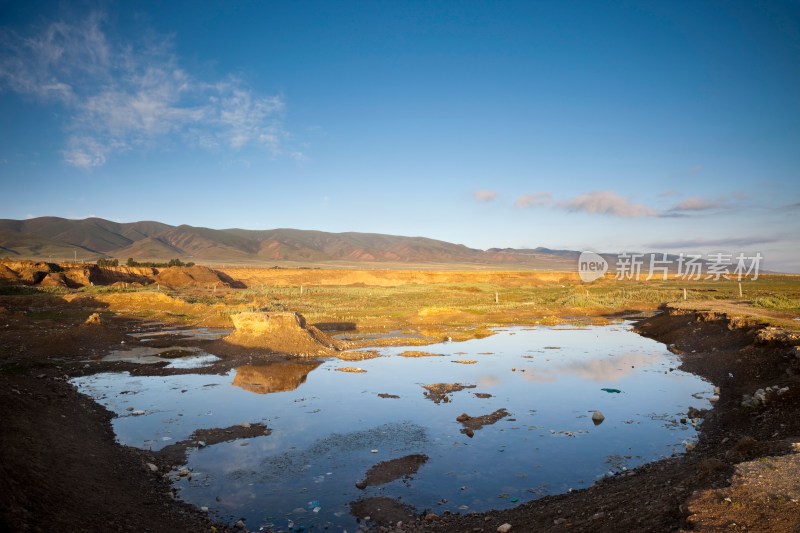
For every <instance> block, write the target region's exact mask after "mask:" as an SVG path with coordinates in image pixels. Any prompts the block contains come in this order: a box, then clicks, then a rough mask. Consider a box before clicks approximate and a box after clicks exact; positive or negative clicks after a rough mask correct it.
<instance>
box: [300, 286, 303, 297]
mask: <svg viewBox="0 0 800 533" xmlns="http://www.w3.org/2000/svg"><path fill="white" fill-rule="evenodd" d="M300 294H303V284H302V283H301V284H300Z"/></svg>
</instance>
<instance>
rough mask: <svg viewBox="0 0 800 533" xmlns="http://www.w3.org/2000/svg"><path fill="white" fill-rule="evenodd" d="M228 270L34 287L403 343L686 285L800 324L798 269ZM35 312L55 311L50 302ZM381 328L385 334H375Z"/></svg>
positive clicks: (538, 319) (118, 308)
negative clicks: (160, 281)
mask: <svg viewBox="0 0 800 533" xmlns="http://www.w3.org/2000/svg"><path fill="white" fill-rule="evenodd" d="M224 272H225V274H227V275H229V276H230V277H231V278H233V279H235V280H237V281H242V282H243V283H244V284H245V285H246V288H243V289H229V288H224V289H223V288H220V287H213V286H207V287H206V286H194V287H185V288H182V289H177V290H165V289H164V288H163V287H162V288H161V289H160V290H158V289H157V288H155V287H153V286H149V287H145V288H138V289H126V288H120V287H84V288H82V289H77V290H66V289H45V288H41V289H37V290H38V291H39V293H41V292H45V294H48V295H49V296H51V297H55V298H64V299H65V300H67V301H68V302H70V304H71V306H72V307H82V308H86V307H91V306H92V305H93V304H94V305H96V306H99V307H103V308H105V309H107V311H109V312H112V311H113V312H114V313H117V314H122V315H126V316H129V317H133V318H139V319H145V320H161V321H166V322H175V323H182V324H198V325H209V326H229V325H230V323H231V322H230V315H231V314H235V313H238V312H243V311H297V312H300V313H302V314H303V315H304V316H305V317H306V319H307V320H308V321H309V322H310V323H312V324H317V325H319V326H320V327H322V328H323V329H329V330H334V329H338V330H355V331H357V332H358V333H359V334H370V333H372V334H381V335H378V338H377V339H375V338H374V337H373V341H374V342H372V344H381V343H389V342H391V341H390V340H389V339H388V337H399V338H401V339H402V340H403V342H407V343H409V344H413V343H415V342H416V343H419V344H424V343H426V342H430V341H431V340H439V339H441V338H443V337H448V336H449V337H452V338H453V339H456V340H457V339H460V338H470V337H474V336H481V335H485V334H488V333H489V332H488V330H487V328H489V327H492V326H503V325H510V324H537V323H541V324H555V323H559V322H563V321H576V322H578V321H580V322H585V321H589V322H592V321H599V322H602V321H603V320H605V318H606V317H608V316H609V315H613V314H618V313H624V312H626V311H642V310H653V309H656V308H658V307H659V306H660V305H661V304H664V303H667V302H678V301H682V300H683V299H684V289H685V290H686V293H685V296H686V300H687V303H691V302H700V301H704V302H710V303H713V302H716V304H715V305H723V302H724V305H725V306H727V307H726V309H727V310H728V311H735V312H739V313H744V314H747V315H750V316H754V317H756V318H757V319H759V320H762V321H765V322H772V323H776V324H781V325H784V326H791V327H797V326H798V325H799V324H800V322H798V321H796V320H794V318H795V317H797V316H800V276H795V275H762V276H760V277H759V279H757V280H755V281H753V280H746V281H742V283H741V289H742V293H741V296H740V294H739V283H738V282H737V281H736V280H735V279H734V280H719V281H715V280H697V281H686V280H680V279H669V280H651V281H643V280H642V281H636V280H624V281H620V280H616V279H614V278H613V277H612V276H610V275H608V276H607V277H606V278H605V279H601V280H597V281H595V282H593V283H583V282H581V281H580V280H579V279H578V277H577V274H575V273H569V272H541V271H515V272H491V271H420V270H352V269H347V270H344V269H342V270H337V269H325V270H321V269H302V268H301V269H254V268H228V269H225V270H224ZM30 290H31V291H32V292H36V291H34V289H33V288H30ZM29 296H32V294H31V295H29ZM33 312H34V313H40V314H43V315H46V314H48V313H49V314H52V313H53V311H52V309H50V310H49V311H48V310H47V309H45V310H40V311H33ZM384 334H385V335H384ZM383 336H385V337H387V338H386V339H383V340H381V338H382V337H383ZM409 336H411V337H412V338H410V339H409V338H408V337H409ZM415 336H418V337H420V338H417V339H416V340H415V339H414V338H413V337H415Z"/></svg>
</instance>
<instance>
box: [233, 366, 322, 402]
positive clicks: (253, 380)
mask: <svg viewBox="0 0 800 533" xmlns="http://www.w3.org/2000/svg"><path fill="white" fill-rule="evenodd" d="M320 364H322V363H321V362H319V361H303V362H300V361H280V362H276V363H269V364H266V365H244V366H240V367H239V368H237V369H236V376H234V378H233V384H234V385H236V386H237V387H241V388H243V389H245V390H248V391H250V392H255V393H256V394H270V393H273V392H287V391H291V390H294V389H296V388H297V387H299V386H300V385H302V384H303V383H305V381H306V377H307V376H308V374H309V372H311V371H312V370H314V369H315V368H317V367H318V366H319V365H320Z"/></svg>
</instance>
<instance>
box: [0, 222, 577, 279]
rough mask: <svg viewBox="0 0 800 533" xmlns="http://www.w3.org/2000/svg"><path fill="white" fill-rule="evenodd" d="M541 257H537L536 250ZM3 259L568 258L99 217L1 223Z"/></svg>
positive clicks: (382, 238) (376, 237)
mask: <svg viewBox="0 0 800 533" xmlns="http://www.w3.org/2000/svg"><path fill="white" fill-rule="evenodd" d="M537 252H538V250H537ZM0 255H7V256H9V257H27V258H38V259H47V258H50V257H52V259H53V260H63V259H69V258H72V257H75V256H76V255H77V257H78V258H79V259H88V260H93V259H97V258H99V257H104V256H109V257H116V258H118V259H120V260H121V261H125V260H126V259H128V258H134V259H136V260H139V261H163V260H168V259H171V258H176V257H177V258H180V259H183V260H188V261H206V262H228V263H234V262H251V263H252V262H264V261H290V262H300V263H308V262H340V263H348V264H350V263H353V264H358V263H364V262H370V263H399V264H409V263H410V264H415V263H428V264H475V265H487V266H490V265H512V264H513V265H527V266H529V267H536V266H539V267H550V268H554V267H557V266H558V265H561V267H564V266H566V265H567V263H571V262H574V261H573V260H572V258H571V257H570V258H568V257H567V256H563V257H560V256H559V255H557V254H548V253H545V252H542V253H536V254H529V253H520V251H519V250H513V251H512V250H501V249H492V250H490V251H483V250H477V249H474V248H469V247H467V246H464V245H461V244H453V243H449V242H445V241H439V240H435V239H429V238H425V237H403V236H396V235H383V234H377V233H356V232H345V233H327V232H323V231H312V230H297V229H288V228H280V229H272V230H243V229H237V228H232V229H223V230H218V229H211V228H203V227H193V226H187V225H181V226H169V225H167V224H162V223H160V222H152V221H145V222H131V223H117V222H112V221H108V220H103V219H100V218H88V219H85V220H68V219H63V218H57V217H41V218H34V219H29V220H8V219H3V220H0Z"/></svg>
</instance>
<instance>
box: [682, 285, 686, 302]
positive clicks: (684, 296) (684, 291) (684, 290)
mask: <svg viewBox="0 0 800 533" xmlns="http://www.w3.org/2000/svg"><path fill="white" fill-rule="evenodd" d="M683 299H684V300H685V299H686V287H684V288H683Z"/></svg>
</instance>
